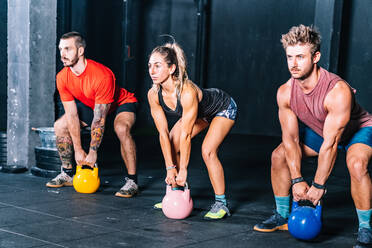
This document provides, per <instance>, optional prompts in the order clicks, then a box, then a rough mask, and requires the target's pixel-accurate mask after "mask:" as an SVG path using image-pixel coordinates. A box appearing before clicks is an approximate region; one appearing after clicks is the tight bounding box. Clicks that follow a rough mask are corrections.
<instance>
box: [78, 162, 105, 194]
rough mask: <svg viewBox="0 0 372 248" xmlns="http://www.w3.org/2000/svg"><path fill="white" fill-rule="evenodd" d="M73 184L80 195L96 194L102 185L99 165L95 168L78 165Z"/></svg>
mask: <svg viewBox="0 0 372 248" xmlns="http://www.w3.org/2000/svg"><path fill="white" fill-rule="evenodd" d="M72 184H73V185H74V188H75V190H76V191H77V192H79V193H85V194H91V193H94V192H96V191H97V189H98V187H99V184H100V180H99V177H98V167H97V165H95V166H94V167H93V168H92V167H90V166H89V165H76V174H75V176H74V179H73V180H72Z"/></svg>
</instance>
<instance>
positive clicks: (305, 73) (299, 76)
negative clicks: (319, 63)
mask: <svg viewBox="0 0 372 248" xmlns="http://www.w3.org/2000/svg"><path fill="white" fill-rule="evenodd" d="M315 67H316V65H314V66H312V67H311V68H309V70H307V71H301V70H300V69H298V68H296V67H292V68H291V69H290V72H291V75H292V77H293V78H294V79H298V80H301V81H303V80H305V79H306V78H308V77H309V76H310V74H311V73H312V72H313V70H314V69H315ZM292 70H295V71H297V72H298V74H297V75H293V73H292ZM301 72H302V73H301Z"/></svg>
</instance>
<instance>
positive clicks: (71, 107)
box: [62, 101, 82, 151]
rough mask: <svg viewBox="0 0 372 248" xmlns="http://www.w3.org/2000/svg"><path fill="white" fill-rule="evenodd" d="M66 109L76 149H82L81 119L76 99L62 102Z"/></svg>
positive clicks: (69, 128)
mask: <svg viewBox="0 0 372 248" xmlns="http://www.w3.org/2000/svg"><path fill="white" fill-rule="evenodd" d="M62 104H63V107H64V109H65V114H66V119H67V126H68V131H69V133H70V136H71V139H72V143H73V145H74V150H75V151H77V150H82V147H81V139H80V121H79V116H78V112H77V108H76V103H75V101H69V102H62Z"/></svg>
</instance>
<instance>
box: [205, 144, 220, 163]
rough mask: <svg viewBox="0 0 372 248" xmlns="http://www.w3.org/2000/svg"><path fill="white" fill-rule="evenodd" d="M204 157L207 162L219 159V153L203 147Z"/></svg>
mask: <svg viewBox="0 0 372 248" xmlns="http://www.w3.org/2000/svg"><path fill="white" fill-rule="evenodd" d="M202 157H203V159H204V161H205V160H211V159H214V158H216V157H217V151H216V150H213V149H210V148H208V147H202Z"/></svg>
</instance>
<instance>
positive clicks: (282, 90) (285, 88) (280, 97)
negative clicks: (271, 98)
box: [276, 79, 292, 105]
mask: <svg viewBox="0 0 372 248" xmlns="http://www.w3.org/2000/svg"><path fill="white" fill-rule="evenodd" d="M291 88H292V80H291V79H289V80H288V81H287V82H285V83H284V84H282V85H281V86H280V87H279V88H278V91H277V94H276V99H277V101H278V104H279V105H281V104H288V105H289V100H290V98H291Z"/></svg>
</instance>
